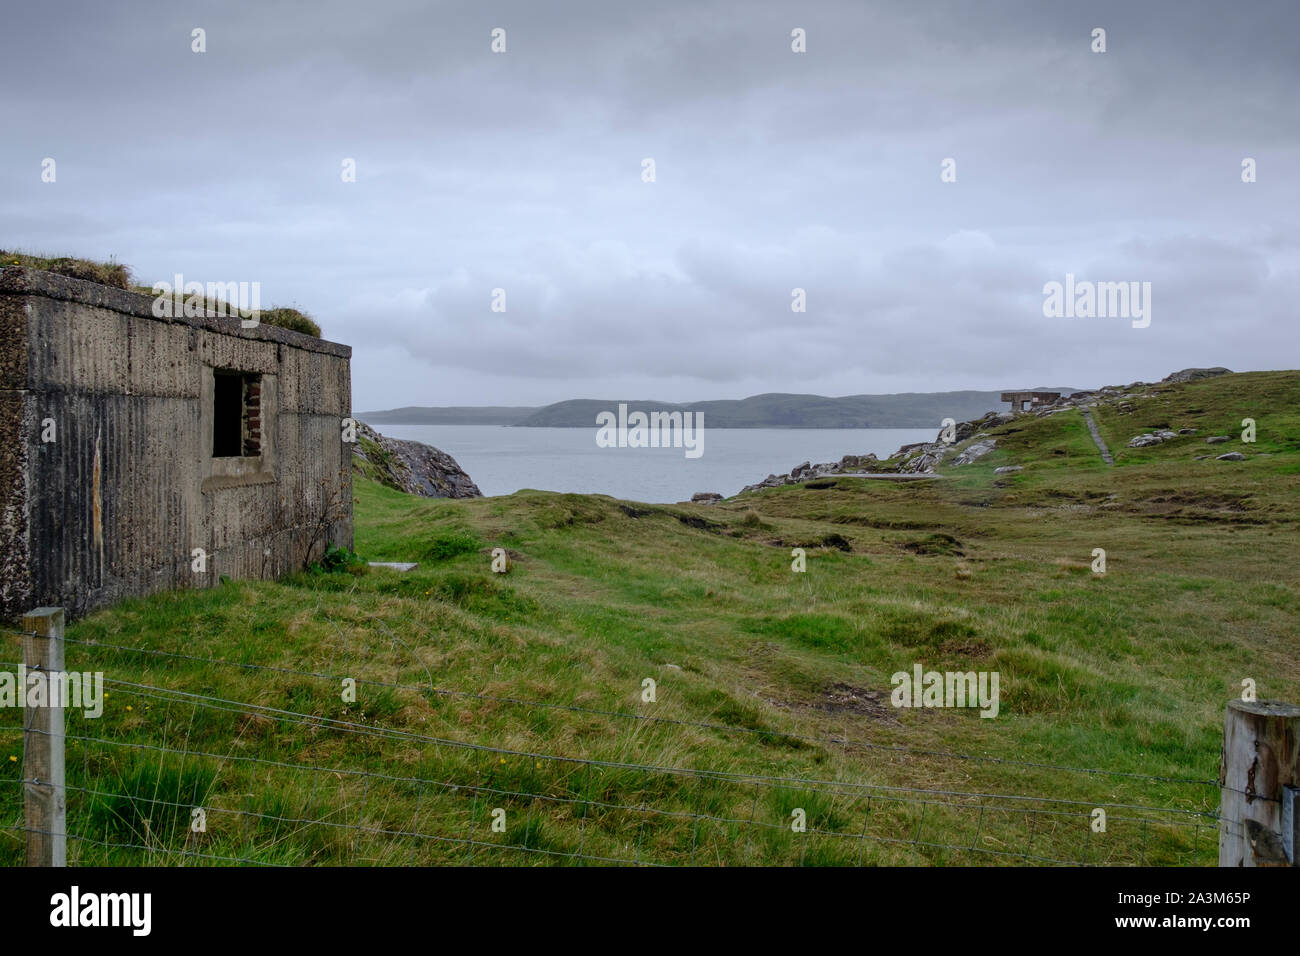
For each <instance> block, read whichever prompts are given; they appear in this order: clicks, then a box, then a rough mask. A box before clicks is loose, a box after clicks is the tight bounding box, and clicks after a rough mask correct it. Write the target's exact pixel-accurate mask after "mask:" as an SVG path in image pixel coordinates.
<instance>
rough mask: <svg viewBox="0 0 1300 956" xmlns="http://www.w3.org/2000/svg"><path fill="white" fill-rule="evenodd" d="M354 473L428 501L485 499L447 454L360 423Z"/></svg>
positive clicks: (353, 457)
mask: <svg viewBox="0 0 1300 956" xmlns="http://www.w3.org/2000/svg"><path fill="white" fill-rule="evenodd" d="M352 470H353V471H355V472H357V473H358V474H361V475H364V476H365V477H367V478H369V479H371V480H372V481H377V482H379V483H380V484H381V485H387V486H388V487H389V488H395V489H396V490H398V491H404V492H406V493H407V494H408V495H420V496H421V497H424V498H482V497H483V492H481V491H479V490H478V485H476V484H474V482H473V481H472V480H471V479H470V477H469V475H467V474H465V472H464V471H463V470H462V469H461V467H460V465H458V464H456V459H454V458H452V457H451V455H448V454H447V453H446V452H443V451H439V450H438V449H437V448H434V447H433V446H431V445H425V444H422V443H421V442H418V441H403V440H401V439H398V438H388V437H387V436H385V435H381V434H379V432H377V431H375V430H374V429H373V428H371V427H370V426H369V425H367V424H366V423H365V422H357V443H356V444H355V445H353V446H352Z"/></svg>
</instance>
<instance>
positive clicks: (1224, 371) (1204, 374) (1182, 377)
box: [1161, 365, 1232, 383]
mask: <svg viewBox="0 0 1300 956" xmlns="http://www.w3.org/2000/svg"><path fill="white" fill-rule="evenodd" d="M1231 374H1232V369H1230V368H1224V367H1223V366H1222V365H1216V366H1215V367H1214V368H1185V369H1183V370H1182V371H1181V372H1174V373H1172V374H1170V375H1166V376H1165V377H1164V378H1163V379H1161V381H1162V382H1167V383H1173V382H1195V381H1197V380H1198V379H1202V378H1215V377H1217V376H1219V375H1231Z"/></svg>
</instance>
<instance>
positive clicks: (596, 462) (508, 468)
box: [377, 425, 939, 502]
mask: <svg viewBox="0 0 1300 956" xmlns="http://www.w3.org/2000/svg"><path fill="white" fill-rule="evenodd" d="M377 430H378V431H379V432H380V433H382V434H384V435H389V436H391V437H393V438H407V439H411V440H412V441H419V442H424V443H425V444H427V445H433V446H434V447H436V448H441V449H442V450H443V451H445V452H446V453H447V454H449V455H451V456H452V457H453V458H455V459H456V461H457V462H458V463H459V464H460V466H461V467H462V468H464V469H465V471H466V472H467V473H468V474H469V476H470V477H471V478H473V479H474V482H475V483H476V484H477V485H478V486H479V488H480V489H481V490H482V491H483V494H485V495H508V494H511V493H512V492H515V491H518V490H519V489H521V488H537V489H540V490H543V491H568V492H579V493H582V494H603V495H612V496H613V497H615V498H625V499H628V500H630V501H648V502H672V501H685V500H688V499H689V498H690V497H691V495H692V494H694V493H695V492H697V491H716V492H718V493H719V494H722V495H734V494H735V493H736V492H738V491H740V489H741V488H743V487H744V486H745V485H752V484H753V483H754V482H757V481H762V480H763V479H764V478H766V477H767V476H768V475H769V474H784V473H788V472H789V471H790V469H791V468H793V467H794V466H795V465H798V464H801V463H803V462H805V461H811V462H813V463H814V464H815V463H817V462H822V461H839V459H840V458H842V457H843V456H845V455H865V454H867V453H868V452H874V453H875V454H876V455H877V456H879V457H881V458H884V457H885V456H887V455H890V454H893V453H894V452H895V451H897V450H898V447H899V446H900V445H906V444H910V443H912V442H918V441H933V440H934V438H935V435H936V434H937V433H938V431H939V429H938V426H935V427H933V428H845V429H840V428H707V427H706V428H705V429H704V454H702V455H701V456H700V457H699V458H687V457H686V450H685V449H683V448H600V447H598V446H597V445H596V428H595V426H594V425H593V426H592V427H591V428H505V427H502V426H498V425H380V426H377Z"/></svg>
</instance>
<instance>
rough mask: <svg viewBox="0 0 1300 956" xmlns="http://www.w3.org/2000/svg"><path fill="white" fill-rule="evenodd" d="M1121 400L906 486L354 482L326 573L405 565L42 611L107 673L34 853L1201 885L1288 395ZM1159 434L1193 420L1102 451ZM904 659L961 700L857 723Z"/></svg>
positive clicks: (1299, 408) (73, 740) (0, 835)
mask: <svg viewBox="0 0 1300 956" xmlns="http://www.w3.org/2000/svg"><path fill="white" fill-rule="evenodd" d="M1147 394H1148V397H1141V398H1136V399H1134V400H1133V401H1132V402H1131V403H1130V404H1128V405H1120V404H1114V403H1112V404H1107V405H1103V406H1101V407H1099V408H1097V409H1095V410H1094V412H1093V414H1094V417H1095V418H1096V420H1097V422H1098V425H1099V427H1100V429H1101V431H1102V434H1103V435H1104V436H1105V439H1106V441H1107V443H1108V444H1109V446H1110V448H1111V450H1112V452H1113V453H1114V454H1115V457H1116V464H1115V466H1114V467H1109V466H1107V465H1105V464H1104V463H1103V462H1102V461H1101V458H1100V455H1099V454H1098V451H1097V448H1096V446H1095V445H1094V444H1093V442H1092V440H1091V439H1090V437H1089V435H1088V432H1087V428H1086V426H1085V423H1084V421H1083V419H1082V418H1081V416H1080V414H1079V413H1078V412H1077V411H1069V412H1065V413H1062V414H1058V415H1055V416H1051V417H1047V418H1036V417H1032V416H1026V417H1021V418H1018V419H1016V420H1014V421H1012V422H1011V423H1009V424H1007V425H1006V426H1004V427H1002V428H1000V429H998V430H996V431H994V432H992V434H994V435H996V436H997V437H998V439H999V442H998V449H997V450H996V451H995V452H993V453H992V454H990V455H988V456H987V457H985V458H983V459H981V460H979V461H978V462H976V463H974V464H971V465H967V466H963V467H960V468H950V469H946V470H944V471H945V475H946V477H945V478H944V479H943V480H939V481H933V482H915V483H907V484H894V483H890V482H879V481H866V480H861V479H826V480H821V481H815V482H811V483H808V484H805V485H801V486H789V487H785V488H779V489H774V490H770V491H765V492H761V493H757V494H751V495H745V496H742V497H740V498H737V499H732V500H729V501H727V502H725V503H722V504H718V505H713V506H693V505H671V506H664V505H644V504H636V503H632V502H622V501H618V500H615V499H612V498H607V497H603V496H593V495H563V494H551V493H543V492H535V491H522V492H519V493H517V494H514V495H511V496H507V497H500V498H488V499H478V500H469V501H449V500H426V499H417V498H412V497H408V496H405V495H402V494H400V493H398V492H394V491H392V490H390V489H387V488H384V487H381V486H379V485H377V484H375V483H373V482H370V481H366V480H364V479H361V480H358V482H357V484H356V492H355V493H356V549H357V551H358V553H360V554H361V555H362V556H363V557H364V558H366V559H367V560H386V561H401V560H411V561H418V562H420V566H419V568H418V569H417V570H415V571H413V572H410V573H407V574H399V573H396V572H390V571H382V570H374V571H371V572H370V573H367V574H360V575H353V574H348V573H341V574H303V575H299V576H296V577H294V578H290V579H287V580H283V581H280V582H274V583H272V582H230V583H226V584H224V585H223V586H221V587H219V588H216V589H212V590H207V591H189V592H178V593H170V594H164V595H158V596H155V597H152V598H149V599H145V600H138V601H131V602H128V603H125V604H122V605H120V606H118V607H116V608H113V609H111V610H108V611H105V612H101V613H98V614H95V615H93V616H91V617H89V618H87V619H85V620H81V621H78V622H76V623H74V624H73V625H71V626H70V627H69V629H68V637H69V645H68V652H67V667H68V669H70V670H102V671H103V672H104V673H105V675H106V678H107V679H108V681H110V684H109V697H108V699H107V701H106V707H105V713H104V715H103V717H102V718H100V719H98V720H87V719H84V718H83V717H82V716H81V715H80V714H72V715H71V716H70V717H69V720H68V733H69V741H68V782H69V786H70V791H69V828H70V830H72V831H73V832H74V834H76V835H77V836H78V837H79V838H78V839H74V840H71V841H70V844H69V857H70V861H71V860H75V861H78V862H83V863H109V864H126V863H155V864H180V863H186V864H201V863H211V862H225V861H233V860H252V861H256V862H265V863H280V864H372V863H394V864H408V863H451V862H466V861H468V862H473V863H479V864H502V865H538V864H557V863H558V864H572V863H599V862H602V861H635V862H641V863H664V864H684V863H695V864H707V865H743V864H746V863H748V864H801V863H802V864H828V865H836V864H854V863H862V864H922V865H931V864H938V865H945V864H947V865H952V864H977V865H982V864H995V865H996V864H1019V863H1026V862H1028V863H1039V862H1063V861H1068V862H1081V861H1086V862H1089V863H1108V864H1137V863H1143V862H1145V863H1149V864H1212V863H1213V862H1214V860H1215V858H1216V846H1217V831H1216V827H1215V813H1216V810H1217V806H1218V789H1217V786H1216V785H1215V784H1214V783H1213V781H1214V780H1215V778H1216V776H1217V772H1218V760H1219V741H1220V734H1221V730H1222V720H1223V707H1224V704H1225V702H1226V701H1227V700H1228V699H1229V698H1231V697H1234V696H1238V695H1239V694H1240V692H1241V682H1242V681H1243V680H1244V679H1246V678H1251V679H1254V680H1255V681H1256V682H1257V684H1258V689H1259V695H1260V697H1261V698H1264V699H1281V700H1288V701H1292V702H1296V701H1300V661H1298V660H1297V657H1298V656H1300V655H1297V644H1298V643H1300V641H1298V638H1297V630H1298V629H1297V621H1298V620H1300V598H1298V594H1300V590H1298V588H1297V583H1298V582H1297V570H1296V563H1295V543H1296V540H1297V539H1296V531H1297V528H1296V524H1297V506H1296V501H1297V491H1300V373H1295V372H1278V373H1250V374H1243V375H1231V376H1224V377H1221V378H1216V379H1210V380H1206V381H1201V382H1193V383H1189V384H1185V385H1168V386H1166V385H1159V386H1152V387H1151V388H1150V389H1148V392H1147ZM1246 417H1250V418H1254V419H1255V420H1256V422H1257V429H1258V438H1257V441H1256V442H1255V443H1253V444H1243V443H1242V442H1241V441H1240V440H1239V436H1240V435H1241V431H1242V426H1241V421H1242V419H1243V418H1246ZM1161 427H1168V428H1172V429H1175V430H1176V429H1178V428H1182V427H1192V428H1197V429H1198V433H1197V434H1196V435H1192V436H1187V437H1180V438H1178V439H1176V440H1173V441H1169V442H1167V443H1165V444H1162V445H1159V446H1157V447H1153V448H1145V449H1129V448H1127V447H1126V442H1127V441H1128V439H1129V438H1130V437H1132V436H1134V435H1137V434H1140V433H1142V432H1145V431H1149V430H1151V429H1153V428H1161ZM1209 435H1230V436H1233V438H1232V441H1231V442H1230V443H1228V444H1223V445H1207V444H1206V443H1205V441H1204V439H1205V437H1206V436H1209ZM844 451H845V452H846V453H855V452H856V451H857V449H851V448H846V449H844ZM1226 451H1242V452H1243V453H1245V454H1246V455H1247V456H1248V458H1247V460H1246V461H1242V462H1225V461H1217V460H1215V459H1214V457H1213V456H1214V455H1217V454H1222V453H1224V452H1226ZM1204 455H1209V456H1210V457H1208V458H1205V459H1203V460H1196V456H1204ZM1009 464H1021V465H1024V466H1025V468H1024V471H1022V472H1018V473H1014V474H1007V475H995V474H994V469H995V468H997V467H999V466H1002V465H1009ZM756 477H758V476H756ZM498 547H499V548H505V549H508V551H509V553H510V555H511V558H512V567H511V570H510V572H509V573H508V574H493V573H492V572H491V570H490V563H491V560H492V558H491V551H492V549H493V548H498ZM795 547H802V548H804V549H806V551H807V571H806V572H805V573H794V572H792V570H791V549H792V548H795ZM1095 548H1103V549H1105V552H1106V562H1107V570H1106V573H1105V574H1096V573H1093V571H1092V562H1093V550H1094V549H1095ZM109 645H116V646H120V647H122V648H124V649H114V648H113V647H110V646H109ZM5 647H6V657H5V660H6V661H7V662H13V661H16V660H18V659H19V655H20V649H19V644H18V642H17V639H16V638H12V637H11V638H7V639H6V643H5ZM195 658H202V659H215V660H219V661H221V663H215V662H212V660H206V661H205V660H198V659H195ZM917 663H920V664H922V665H923V666H924V668H925V669H927V670H931V669H933V670H940V671H996V672H998V674H999V675H1000V711H999V714H998V716H997V717H996V718H994V719H983V718H980V717H979V715H978V713H977V712H976V711H975V710H971V709H964V710H963V709H934V708H930V709H920V708H913V709H899V708H895V707H893V706H891V703H890V691H891V689H892V688H891V684H890V676H891V674H893V673H894V672H895V671H908V672H910V671H911V670H912V668H913V665H915V664H917ZM344 678H352V679H354V680H356V681H357V688H356V701H355V702H345V701H344V700H343V699H342V697H341V688H342V686H343V685H342V681H343V679H344ZM646 679H651V680H653V681H654V682H655V700H654V701H653V702H648V701H646V700H644V699H643V693H644V686H645V685H644V682H645V681H646ZM111 682H118V683H111ZM131 685H144V686H143V687H139V686H131ZM149 688H163V689H165V690H153V689H149ZM186 695H198V696H186ZM214 699H215V700H214ZM223 701H224V702H228V703H223ZM0 720H2V721H3V722H4V732H3V733H0V748H3V749H0V811H2V813H3V820H4V821H5V822H18V821H20V820H21V794H20V786H19V784H18V781H19V778H20V775H21V746H22V745H21V734H19V733H17V732H16V731H15V728H17V727H19V726H20V724H21V716H20V714H19V713H18V712H16V711H7V712H4V713H0ZM12 757H16V758H17V759H16V760H14V759H11V758H12ZM195 807H202V808H204V811H205V813H206V832H203V833H194V832H192V831H191V828H190V825H189V824H190V821H191V818H192V810H193V808H195ZM1096 808H1101V809H1104V810H1105V812H1106V828H1105V830H1104V832H1096V831H1095V830H1094V828H1093V827H1092V826H1091V825H1090V823H1091V821H1092V820H1093V811H1094V809H1096ZM498 809H499V810H503V811H504V814H499V813H498V814H495V815H494V811H496V810H498ZM797 811H803V813H804V815H805V818H806V832H796V831H795V830H794V829H793V828H792V821H795V820H796V819H797ZM494 819H498V820H500V821H501V824H502V826H503V831H502V830H494V829H493V822H494ZM21 836H22V834H21V832H18V831H15V830H14V829H13V828H10V829H5V830H0V861H3V862H4V863H7V864H15V863H19V862H21V853H22V844H21Z"/></svg>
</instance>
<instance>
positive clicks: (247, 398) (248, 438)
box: [212, 369, 262, 458]
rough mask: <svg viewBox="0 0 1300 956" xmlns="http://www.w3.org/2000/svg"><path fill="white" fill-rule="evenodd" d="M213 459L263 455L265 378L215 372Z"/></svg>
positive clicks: (217, 370) (213, 374)
mask: <svg viewBox="0 0 1300 956" xmlns="http://www.w3.org/2000/svg"><path fill="white" fill-rule="evenodd" d="M212 376H213V386H214V388H213V392H212V457H213V458H256V457H258V456H259V455H261V453H262V376H261V375H256V374H252V373H248V372H238V371H235V370H233V369H213V370H212Z"/></svg>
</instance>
